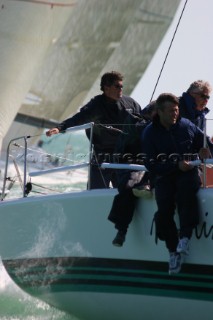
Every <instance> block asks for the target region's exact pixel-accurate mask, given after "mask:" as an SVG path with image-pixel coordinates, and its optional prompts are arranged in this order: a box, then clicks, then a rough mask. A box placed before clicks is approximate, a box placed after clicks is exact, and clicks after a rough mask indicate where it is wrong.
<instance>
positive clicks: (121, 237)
mask: <svg viewBox="0 0 213 320" xmlns="http://www.w3.org/2000/svg"><path fill="white" fill-rule="evenodd" d="M155 104H156V102H155V101H152V102H151V103H150V104H149V105H148V106H147V107H145V108H144V109H143V110H142V117H140V118H139V117H137V116H135V117H132V116H131V115H129V116H128V118H127V120H126V124H125V126H124V128H123V131H124V133H125V134H124V135H121V136H120V137H119V139H118V143H117V145H116V148H115V153H116V154H118V155H119V163H125V164H126V163H127V164H139V165H143V164H144V163H143V153H142V152H141V145H140V139H141V134H142V131H143V130H144V129H145V127H146V126H147V125H148V124H149V123H150V122H151V120H152V117H153V116H154V114H155ZM117 176H118V192H119V193H118V194H117V195H116V196H115V197H114V200H113V203H112V207H111V210H110V213H109V216H108V219H109V220H110V221H111V222H112V223H114V224H115V228H116V229H117V230H118V231H117V234H116V236H115V238H114V239H113V241H112V243H113V245H115V246H117V247H121V246H122V245H123V243H124V241H125V239H126V234H127V229H128V227H129V224H130V223H131V221H132V218H133V215H134V211H135V208H136V205H137V202H138V199H139V197H141V196H152V192H151V188H152V186H151V182H150V175H149V173H148V172H145V173H144V172H142V171H130V170H118V171H117Z"/></svg>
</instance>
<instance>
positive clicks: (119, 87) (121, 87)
mask: <svg viewBox="0 0 213 320" xmlns="http://www.w3.org/2000/svg"><path fill="white" fill-rule="evenodd" d="M113 87H115V88H116V89H123V86H122V85H119V84H113Z"/></svg>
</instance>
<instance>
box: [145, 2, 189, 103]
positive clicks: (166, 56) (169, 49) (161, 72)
mask: <svg viewBox="0 0 213 320" xmlns="http://www.w3.org/2000/svg"><path fill="white" fill-rule="evenodd" d="M187 2H188V0H186V1H185V4H184V6H183V9H182V12H181V15H180V18H179V20H178V23H177V26H176V29H175V32H174V34H173V37H172V40H171V42H170V45H169V49H168V51H167V54H166V57H165V60H164V62H163V65H162V68H161V71H160V74H159V76H158V79H157V82H156V84H155V87H154V90H153V93H152V96H151V99H150V102H151V101H152V99H153V96H154V94H155V91H156V88H157V86H158V82H159V80H160V77H161V74H162V72H163V69H164V66H165V63H166V60H167V58H168V55H169V52H170V49H171V47H172V44H173V41H174V38H175V36H176V33H177V30H178V27H179V24H180V21H181V19H182V16H183V13H184V10H185V8H186V4H187Z"/></svg>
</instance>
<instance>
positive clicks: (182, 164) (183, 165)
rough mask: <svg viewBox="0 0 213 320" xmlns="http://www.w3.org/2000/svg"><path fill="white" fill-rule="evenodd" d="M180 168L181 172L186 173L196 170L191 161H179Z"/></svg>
mask: <svg viewBox="0 0 213 320" xmlns="http://www.w3.org/2000/svg"><path fill="white" fill-rule="evenodd" d="M178 168H179V169H180V170H181V171H183V172H186V171H189V170H192V169H193V168H194V166H193V165H192V164H190V163H189V161H185V160H183V161H179V163H178Z"/></svg>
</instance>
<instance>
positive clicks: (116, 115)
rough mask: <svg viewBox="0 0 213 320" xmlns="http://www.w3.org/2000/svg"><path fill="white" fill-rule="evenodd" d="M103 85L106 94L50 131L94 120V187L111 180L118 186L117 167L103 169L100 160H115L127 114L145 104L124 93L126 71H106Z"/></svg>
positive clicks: (101, 186)
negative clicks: (124, 72)
mask: <svg viewBox="0 0 213 320" xmlns="http://www.w3.org/2000/svg"><path fill="white" fill-rule="evenodd" d="M100 86H101V90H102V91H103V94H102V95H97V96H95V97H94V98H93V99H92V100H91V101H90V102H88V103H87V104H86V105H85V106H83V107H82V108H81V109H80V111H79V112H78V113H76V114H75V115H74V116H72V117H71V118H69V119H66V120H65V121H63V122H62V123H61V124H60V125H59V126H58V127H56V128H53V129H50V130H48V131H47V132H46V135H47V136H51V135H52V134H57V133H59V132H61V131H64V130H66V129H67V128H69V127H74V126H77V125H81V124H85V123H88V122H94V128H93V137H92V143H93V148H94V150H93V151H94V153H93V161H92V166H91V176H90V178H91V181H90V188H91V189H99V188H108V187H109V185H110V182H111V183H112V186H113V187H114V188H115V187H117V179H116V172H115V170H114V169H104V170H101V169H100V164H101V163H102V162H104V161H107V162H111V161H112V158H113V152H114V147H115V144H116V141H117V138H118V136H119V135H120V132H121V129H122V126H123V124H124V121H125V119H126V117H127V115H128V114H129V113H138V114H140V113H141V107H140V105H139V104H138V103H137V102H136V101H135V100H133V99H132V98H130V97H128V96H123V94H122V91H123V75H121V74H120V73H119V72H116V71H112V72H107V73H105V74H104V75H103V76H102V78H101V84H100ZM87 135H88V136H89V135H90V133H89V132H87Z"/></svg>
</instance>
